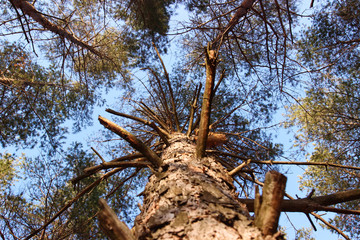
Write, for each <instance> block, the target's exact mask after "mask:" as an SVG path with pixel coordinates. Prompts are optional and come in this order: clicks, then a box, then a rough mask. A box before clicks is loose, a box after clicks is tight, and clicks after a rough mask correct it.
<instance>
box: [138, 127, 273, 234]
mask: <svg viewBox="0 0 360 240" xmlns="http://www.w3.org/2000/svg"><path fill="white" fill-rule="evenodd" d="M169 141H170V146H169V147H168V148H166V149H165V150H164V153H163V155H162V160H163V163H162V166H161V167H160V168H159V172H158V173H157V174H155V175H153V176H151V177H150V178H149V182H148V184H147V186H146V187H145V190H144V192H143V193H142V195H143V196H144V201H143V206H142V208H141V209H140V210H141V214H140V215H138V216H137V218H136V220H135V233H136V238H137V239H221V240H223V239H264V238H263V236H262V234H261V232H260V230H259V229H258V228H256V227H255V226H254V224H253V221H252V220H251V219H250V217H249V214H248V211H247V210H246V207H245V205H244V204H242V203H241V202H240V201H239V200H238V194H237V193H236V192H235V187H234V185H233V179H232V178H231V177H230V175H229V174H228V173H227V170H226V169H225V168H224V167H222V166H221V165H220V164H219V163H217V162H216V161H215V159H214V158H211V157H204V158H202V159H198V158H196V157H195V155H196V153H195V151H196V150H195V148H196V146H195V144H194V143H192V142H191V141H190V140H188V138H187V137H186V136H185V135H184V134H176V135H173V137H172V138H171V139H170V140H169ZM267 239H274V238H272V237H270V238H269V237H268V238H267Z"/></svg>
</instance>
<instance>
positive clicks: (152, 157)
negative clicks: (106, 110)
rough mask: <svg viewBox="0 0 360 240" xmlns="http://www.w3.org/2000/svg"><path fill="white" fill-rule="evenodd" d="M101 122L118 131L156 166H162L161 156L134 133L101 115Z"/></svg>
mask: <svg viewBox="0 0 360 240" xmlns="http://www.w3.org/2000/svg"><path fill="white" fill-rule="evenodd" d="M98 119H99V122H100V123H101V124H102V125H103V126H104V127H105V128H107V129H109V130H110V131H112V132H114V133H116V134H117V135H119V136H120V137H122V138H123V139H124V140H125V141H127V142H128V143H130V145H131V146H132V147H133V148H134V149H136V150H137V151H139V152H141V153H142V154H143V155H144V157H146V158H147V159H148V160H149V161H150V162H151V163H152V165H153V166H154V167H155V168H158V167H160V165H161V163H162V160H161V159H160V158H159V156H158V155H157V154H156V153H155V152H154V151H153V150H151V149H150V148H149V147H148V146H146V145H145V144H144V143H143V142H142V141H140V140H139V139H138V138H136V137H135V136H134V135H132V134H131V133H129V132H128V131H126V130H125V129H123V128H122V127H120V126H118V125H117V124H115V123H113V122H111V121H110V120H108V119H106V118H103V117H101V116H99V118H98Z"/></svg>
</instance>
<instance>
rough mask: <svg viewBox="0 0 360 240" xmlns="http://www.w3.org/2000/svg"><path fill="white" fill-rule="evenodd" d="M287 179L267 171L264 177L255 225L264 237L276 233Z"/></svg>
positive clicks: (274, 172) (277, 173) (279, 174)
mask: <svg viewBox="0 0 360 240" xmlns="http://www.w3.org/2000/svg"><path fill="white" fill-rule="evenodd" d="M286 180H287V178H286V177H285V176H284V175H282V174H281V173H279V172H276V171H269V172H267V173H266V175H265V182H264V187H263V193H262V197H261V198H260V201H258V204H257V205H258V206H257V208H258V209H257V210H256V212H257V213H258V214H257V215H255V225H256V226H257V227H258V228H259V229H260V230H261V233H262V234H263V235H264V236H267V235H273V234H275V233H276V232H277V227H278V222H279V217H280V212H281V205H282V200H283V198H284V193H285V186H286Z"/></svg>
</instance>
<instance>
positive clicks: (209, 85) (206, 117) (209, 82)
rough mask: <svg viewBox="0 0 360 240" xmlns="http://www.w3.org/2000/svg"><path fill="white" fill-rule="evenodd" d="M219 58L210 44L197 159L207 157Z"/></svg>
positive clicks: (207, 55)
mask: <svg viewBox="0 0 360 240" xmlns="http://www.w3.org/2000/svg"><path fill="white" fill-rule="evenodd" d="M216 65H217V58H216V53H215V51H214V50H212V49H211V47H210V44H209V45H208V48H207V50H206V52H205V66H206V83H205V90H204V95H203V102H202V106H201V116H200V127H199V135H198V139H197V142H196V157H197V158H202V157H204V155H205V150H206V141H207V138H208V134H209V122H210V113H211V99H212V94H213V91H214V82H215V74H216Z"/></svg>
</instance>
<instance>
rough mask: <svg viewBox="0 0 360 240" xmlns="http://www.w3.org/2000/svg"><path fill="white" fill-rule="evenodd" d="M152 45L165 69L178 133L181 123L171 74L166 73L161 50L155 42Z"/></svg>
mask: <svg viewBox="0 0 360 240" xmlns="http://www.w3.org/2000/svg"><path fill="white" fill-rule="evenodd" d="M152 44H153V46H154V48H155V51H156V54H157V56H158V58H159V60H160V62H161V66H162V67H163V69H164V74H165V78H166V82H167V85H168V88H169V92H170V101H171V106H172V111H173V114H174V119H175V125H176V130H177V131H180V123H179V118H178V116H177V111H176V105H175V101H174V93H173V90H172V87H171V83H170V78H169V74H168V72H167V71H166V67H165V64H164V61H163V60H162V58H161V56H160V53H159V50H158V49H157V47H156V45H155V43H154V42H153V43H152ZM164 100H166V99H164Z"/></svg>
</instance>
